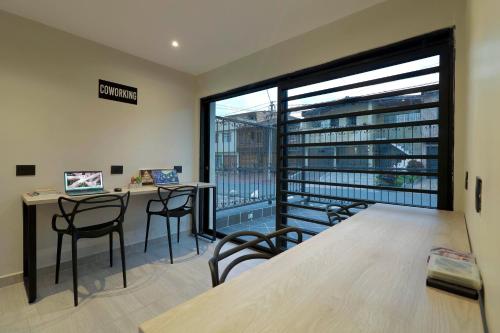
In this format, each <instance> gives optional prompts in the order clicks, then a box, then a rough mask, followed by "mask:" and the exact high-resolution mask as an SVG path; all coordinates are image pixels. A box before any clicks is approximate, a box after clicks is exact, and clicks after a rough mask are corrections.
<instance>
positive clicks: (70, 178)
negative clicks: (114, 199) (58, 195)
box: [64, 171, 109, 196]
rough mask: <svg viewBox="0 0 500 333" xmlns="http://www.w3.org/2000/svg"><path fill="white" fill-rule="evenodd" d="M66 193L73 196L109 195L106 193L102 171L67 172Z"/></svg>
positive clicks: (65, 176) (65, 180) (65, 175)
mask: <svg viewBox="0 0 500 333" xmlns="http://www.w3.org/2000/svg"><path fill="white" fill-rule="evenodd" d="M64 191H65V192H66V194H67V195H71V196H77V195H93V194H105V193H109V192H107V191H104V185H103V177H102V171H66V172H65V173H64Z"/></svg>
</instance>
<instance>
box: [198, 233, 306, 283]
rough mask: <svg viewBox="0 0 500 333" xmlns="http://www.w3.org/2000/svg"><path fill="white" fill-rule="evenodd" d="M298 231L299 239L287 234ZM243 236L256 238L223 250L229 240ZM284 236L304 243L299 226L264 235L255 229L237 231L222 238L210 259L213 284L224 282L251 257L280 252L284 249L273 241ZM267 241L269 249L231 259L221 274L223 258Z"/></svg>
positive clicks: (287, 239)
mask: <svg viewBox="0 0 500 333" xmlns="http://www.w3.org/2000/svg"><path fill="white" fill-rule="evenodd" d="M292 232H293V233H296V234H297V239H296V240H295V239H291V238H289V237H288V236H287V235H288V234H289V233H292ZM243 236H251V237H255V239H252V240H248V241H245V242H244V243H242V244H239V245H236V246H234V247H232V248H230V249H228V250H226V251H224V252H221V250H222V247H223V246H224V245H226V244H227V243H229V242H233V241H234V240H235V239H236V238H239V237H243ZM280 237H281V238H284V239H285V240H286V241H293V242H294V243H302V231H301V230H300V229H298V228H294V227H287V228H283V229H280V230H278V231H276V232H273V233H270V234H267V235H264V234H262V233H260V232H255V231H239V232H235V233H233V234H231V235H228V236H226V237H224V238H222V239H221V240H220V242H219V243H218V244H217V246H216V247H215V250H214V255H213V257H212V258H210V260H209V261H208V266H209V267H210V273H211V275H212V286H213V287H217V286H218V285H219V284H222V283H224V282H225V281H226V278H227V276H228V275H229V272H231V270H232V269H233V268H234V267H236V266H237V265H238V264H240V263H242V262H244V261H247V260H251V259H271V258H272V257H274V256H276V255H278V254H280V253H281V252H283V251H284V250H283V249H281V248H279V247H277V246H276V245H275V244H274V243H273V242H272V239H273V238H276V239H278V238H280ZM263 242H264V243H265V244H266V245H267V247H268V251H266V252H253V253H249V254H245V255H242V256H240V257H238V258H236V259H234V260H233V261H231V262H230V263H229V264H228V265H227V266H226V268H225V269H224V271H222V274H221V275H219V262H220V261H221V260H224V259H226V258H227V257H229V256H232V255H233V254H235V253H238V252H240V251H243V250H245V249H252V248H254V247H255V246H256V245H257V244H259V243H263Z"/></svg>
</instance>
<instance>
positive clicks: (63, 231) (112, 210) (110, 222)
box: [52, 192, 130, 306]
mask: <svg viewBox="0 0 500 333" xmlns="http://www.w3.org/2000/svg"><path fill="white" fill-rule="evenodd" d="M129 198H130V192H127V193H126V194H123V195H117V194H106V195H98V196H92V197H86V198H85V199H81V200H77V199H70V198H65V197H60V198H59V200H58V205H59V209H60V211H61V214H55V215H54V216H53V217H52V229H53V230H54V231H55V232H57V262H56V281H55V282H56V284H57V283H59V269H60V265H61V246H62V240H63V235H68V236H71V250H72V251H71V252H72V260H71V261H72V266H73V297H74V302H75V306H77V305H78V269H77V267H78V262H77V246H76V244H77V241H78V240H79V239H82V238H97V237H102V236H106V235H109V263H110V265H111V266H113V232H117V233H118V235H119V237H120V253H121V259H122V274H123V287H124V288H126V287H127V275H126V269H125V246H124V240H123V221H124V217H125V212H126V211H127V207H128V202H129ZM91 211H100V212H101V214H105V212H104V211H107V214H108V215H110V216H109V217H110V218H109V219H106V221H105V222H101V223H96V224H92V225H89V226H83V227H79V226H78V225H77V223H76V221H77V219H76V218H77V216H78V215H79V214H82V213H88V212H91ZM82 215H83V214H82ZM82 215H80V216H82ZM59 218H63V219H64V220H65V221H66V222H67V225H66V228H64V227H63V228H59V227H58V226H57V220H58V219H59Z"/></svg>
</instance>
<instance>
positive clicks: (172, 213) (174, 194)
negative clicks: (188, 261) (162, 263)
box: [144, 186, 200, 264]
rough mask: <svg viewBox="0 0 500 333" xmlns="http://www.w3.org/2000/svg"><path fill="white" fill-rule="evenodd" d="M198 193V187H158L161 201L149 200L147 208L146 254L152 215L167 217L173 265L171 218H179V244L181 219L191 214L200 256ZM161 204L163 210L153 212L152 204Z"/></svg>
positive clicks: (169, 247)
mask: <svg viewBox="0 0 500 333" xmlns="http://www.w3.org/2000/svg"><path fill="white" fill-rule="evenodd" d="M197 193H198V188H197V187H196V186H179V187H175V188H168V187H158V197H159V198H160V199H159V200H158V199H157V200H149V202H148V205H147V207H146V212H147V214H148V222H147V226H146V241H145V243H144V252H146V251H147V249H148V236H149V225H150V222H151V216H152V215H159V216H163V217H165V221H166V224H167V237H168V250H169V254H170V263H171V264H173V263H174V260H173V257H172V239H171V238H172V236H171V231H170V218H177V243H178V242H179V234H180V223H181V217H183V216H186V215H189V214H191V224H192V230H193V234H194V238H195V240H196V253H197V254H200V248H199V246H198V231H197V228H196V209H195V208H196V207H195V205H196V194H197ZM154 202H156V203H161V205H162V208H161V209H160V210H152V209H151V204H152V203H154Z"/></svg>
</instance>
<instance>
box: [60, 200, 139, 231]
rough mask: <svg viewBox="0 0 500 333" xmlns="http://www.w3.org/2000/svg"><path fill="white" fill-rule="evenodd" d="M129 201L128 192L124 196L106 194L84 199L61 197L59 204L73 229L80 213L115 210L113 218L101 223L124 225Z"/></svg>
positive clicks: (63, 215) (62, 213)
mask: <svg viewBox="0 0 500 333" xmlns="http://www.w3.org/2000/svg"><path fill="white" fill-rule="evenodd" d="M129 199H130V192H127V193H125V194H123V195H118V194H104V195H96V196H91V197H85V198H84V199H73V198H67V197H60V198H59V200H58V201H57V203H58V205H59V209H60V210H61V215H62V217H64V219H65V220H66V222H68V226H69V228H70V229H73V228H76V226H75V222H76V216H77V215H78V214H80V213H84V212H91V211H103V210H108V211H110V210H113V212H114V213H112V214H111V218H108V219H107V220H106V221H104V222H100V223H108V222H118V223H123V220H124V218H125V212H126V211H127V207H128V202H129Z"/></svg>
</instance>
